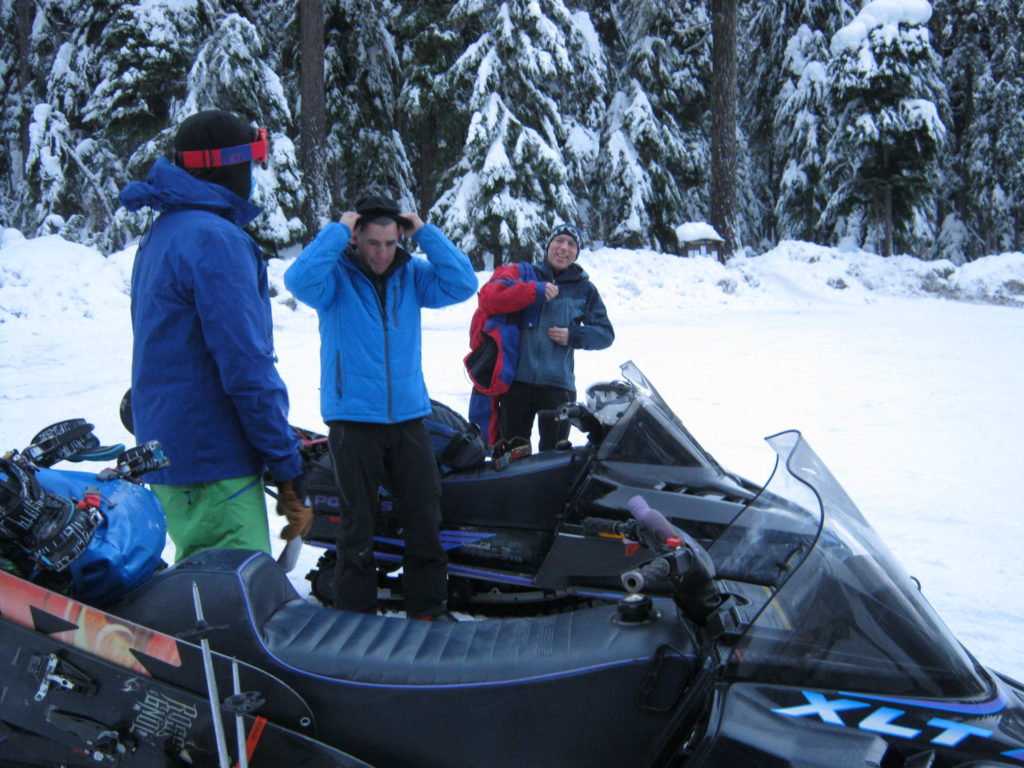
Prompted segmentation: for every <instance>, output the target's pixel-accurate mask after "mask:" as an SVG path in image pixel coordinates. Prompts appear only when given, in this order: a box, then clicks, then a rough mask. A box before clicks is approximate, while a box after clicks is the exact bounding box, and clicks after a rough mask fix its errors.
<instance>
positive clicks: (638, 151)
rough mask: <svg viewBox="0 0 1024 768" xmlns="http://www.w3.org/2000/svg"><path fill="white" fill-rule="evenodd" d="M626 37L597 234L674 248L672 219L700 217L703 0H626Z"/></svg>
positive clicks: (704, 157) (705, 41)
mask: <svg viewBox="0 0 1024 768" xmlns="http://www.w3.org/2000/svg"><path fill="white" fill-rule="evenodd" d="M619 13H620V19H621V37H622V39H623V40H624V41H625V43H626V49H625V56H624V62H623V66H622V67H621V68H617V70H618V71H619V72H620V75H619V77H618V80H617V90H616V92H615V94H614V95H613V97H612V101H611V105H610V107H609V109H608V114H607V118H606V124H605V129H604V134H603V136H602V142H601V145H602V151H601V161H600V165H599V189H600V192H601V199H600V203H599V206H600V208H599V210H600V214H599V216H598V217H597V218H598V219H599V220H600V221H602V222H603V223H604V226H603V229H602V233H601V234H602V236H603V237H604V238H605V240H606V242H607V243H608V244H609V245H612V246H620V247H630V248H638V247H648V248H654V249H657V250H663V251H668V252H675V253H678V252H680V250H681V246H680V243H679V242H678V239H677V236H676V232H675V230H676V227H677V226H678V225H679V224H682V223H684V222H686V221H693V220H700V219H703V218H704V212H705V211H706V209H707V192H708V190H707V182H708V175H707V174H708V166H709V147H708V134H707V117H708V115H707V87H708V82H709V79H710V43H709V39H710V38H709V33H710V20H709V18H708V16H707V14H706V13H705V12H704V10H703V4H702V3H700V2H694V1H693V0H676V2H670V3H664V2H630V3H622V4H621V5H620V8H619Z"/></svg>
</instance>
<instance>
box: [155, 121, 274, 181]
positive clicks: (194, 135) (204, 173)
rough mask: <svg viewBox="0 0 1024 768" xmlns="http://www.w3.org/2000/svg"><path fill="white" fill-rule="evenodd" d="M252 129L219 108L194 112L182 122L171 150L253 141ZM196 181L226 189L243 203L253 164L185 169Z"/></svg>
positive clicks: (179, 150)
mask: <svg viewBox="0 0 1024 768" xmlns="http://www.w3.org/2000/svg"><path fill="white" fill-rule="evenodd" d="M254 136H255V131H254V130H253V128H252V127H251V126H250V125H249V124H248V123H246V122H245V121H243V120H241V119H240V118H238V117H236V116H235V115H233V114H232V113H231V112H225V111H224V110H222V109H210V110H207V111H205V112H197V113H196V114H194V115H191V116H190V117H188V118H186V119H185V122H183V123H182V124H181V127H179V128H178V133H177V135H176V136H175V137H174V149H175V150H176V151H178V152H187V151H189V150H195V149H223V148H224V147H237V146H238V145H239V144H248V143H249V142H251V141H255V138H254ZM186 170H187V171H188V173H191V174H192V175H193V176H195V177H196V178H197V179H202V180H203V181H212V182H213V183H214V184H220V185H221V186H222V187H227V188H228V189H230V190H231V191H232V192H234V193H235V194H236V195H238V196H239V197H240V198H242V199H243V200H248V199H249V193H250V192H251V191H252V162H251V161H250V162H245V163H238V164H237V165H222V166H218V167H217V168H189V169H186Z"/></svg>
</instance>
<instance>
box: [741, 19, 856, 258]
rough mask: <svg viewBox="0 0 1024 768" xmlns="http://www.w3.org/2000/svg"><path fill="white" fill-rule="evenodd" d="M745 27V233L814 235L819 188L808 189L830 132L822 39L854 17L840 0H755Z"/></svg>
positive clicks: (763, 238)
mask: <svg viewBox="0 0 1024 768" xmlns="http://www.w3.org/2000/svg"><path fill="white" fill-rule="evenodd" d="M751 9H752V12H751V14H750V16H749V18H748V19H747V20H746V23H745V25H744V27H743V43H742V44H741V46H740V48H741V51H740V53H741V71H742V72H744V73H748V76H746V77H744V78H742V79H741V81H740V89H741V101H742V115H741V123H742V126H743V128H744V130H745V133H746V135H747V136H748V147H749V161H748V162H749V164H750V174H751V185H750V194H751V197H752V199H751V200H750V201H748V202H745V203H744V204H743V205H742V208H743V210H744V211H746V212H747V214H746V216H745V219H746V221H747V227H748V233H749V234H748V236H749V237H750V238H752V240H753V241H760V242H762V243H763V244H764V245H769V244H771V243H774V242H775V241H776V240H777V239H780V238H792V237H801V238H807V237H814V235H815V229H814V222H815V221H816V220H817V218H818V217H819V216H820V214H821V211H822V209H823V208H824V204H825V200H824V199H822V198H823V197H824V196H825V192H824V190H822V189H820V188H818V189H815V188H814V186H813V185H814V184H815V183H816V181H817V180H818V179H820V168H819V167H818V166H820V164H821V163H822V162H823V160H824V149H825V145H826V144H827V142H828V139H829V136H830V135H831V121H830V119H829V114H830V109H829V105H828V100H827V94H826V93H825V92H823V90H822V89H821V88H820V83H821V79H820V78H819V75H822V74H823V71H822V68H823V67H826V66H827V65H828V61H829V59H830V58H831V56H830V53H829V50H828V41H829V40H830V39H831V37H832V35H833V33H834V32H835V31H836V30H838V29H839V28H840V27H842V26H843V25H844V24H846V23H847V22H849V21H850V19H851V18H853V15H854V13H853V10H852V9H851V8H850V7H849V3H848V2H846V0H779V1H778V2H774V3H756V4H753V5H752V6H751Z"/></svg>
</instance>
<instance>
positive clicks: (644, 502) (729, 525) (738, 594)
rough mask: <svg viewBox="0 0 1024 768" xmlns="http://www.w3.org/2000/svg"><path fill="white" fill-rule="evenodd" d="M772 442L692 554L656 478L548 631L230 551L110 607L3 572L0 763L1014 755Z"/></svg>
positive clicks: (825, 486)
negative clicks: (373, 594) (621, 566)
mask: <svg viewBox="0 0 1024 768" xmlns="http://www.w3.org/2000/svg"><path fill="white" fill-rule="evenodd" d="M645 399H648V398H645ZM635 402H637V401H636V400H635V399H634V401H633V403H630V405H628V406H627V408H632V407H633V405H634V403H635ZM769 444H770V445H771V446H772V448H773V449H774V450H775V452H776V454H777V456H778V460H777V464H776V469H775V472H774V473H773V476H772V478H771V480H770V481H769V483H768V485H767V486H766V487H764V488H763V489H760V490H759V491H757V492H756V493H753V494H752V495H751V498H749V499H748V500H747V502H746V503H745V504H744V505H743V506H742V509H741V510H740V511H739V512H738V514H736V515H734V516H733V518H732V519H730V520H729V521H727V522H725V523H721V524H720V525H719V524H717V523H716V526H717V527H713V526H709V527H707V528H706V529H705V533H704V541H705V542H706V544H707V546H706V547H704V546H702V545H701V543H700V542H699V541H697V540H696V539H694V538H693V537H691V536H690V535H688V534H687V532H685V531H683V530H681V529H680V528H679V527H678V526H676V525H674V524H672V523H671V522H670V521H669V520H668V519H666V518H665V517H664V516H662V515H661V514H660V513H659V512H658V511H657V509H658V508H659V507H661V506H662V505H663V502H665V501H666V499H667V498H668V497H669V495H670V494H672V493H679V494H680V495H683V493H682V491H680V490H679V489H675V490H673V489H671V488H667V487H664V486H663V487H661V488H659V489H647V490H645V491H644V492H643V493H642V494H638V495H637V496H634V497H631V498H630V500H629V501H628V502H627V507H628V508H629V509H630V511H631V512H632V515H631V518H630V520H627V521H621V522H623V526H620V530H621V531H624V533H622V534H613V535H626V536H627V537H628V538H633V537H636V540H638V544H639V545H640V548H639V549H638V551H637V553H636V555H634V558H635V559H634V560H631V561H630V563H629V565H628V569H627V570H624V572H623V573H622V575H621V585H622V587H623V588H624V590H625V592H626V596H625V597H623V598H621V599H620V600H619V601H618V602H617V603H615V604H610V603H608V604H606V603H600V604H596V605H593V606H589V607H584V608H580V609H579V610H576V611H571V612H564V613H558V614H553V615H548V616H543V617H531V618H510V619H485V620H481V621H464V622H456V623H449V622H424V621H411V620H406V619H401V618H395V617H389V616H370V615H366V614H354V613H349V612H345V611H336V610H333V609H330V608H326V607H322V606H319V605H316V604H314V603H311V602H309V601H306V600H304V599H302V598H301V597H300V596H299V595H298V594H297V593H296V591H295V590H294V588H293V587H292V586H291V583H290V582H289V581H288V578H287V576H286V575H285V574H284V572H283V571H282V569H281V568H280V567H279V566H278V564H277V563H276V562H275V561H274V560H273V559H272V558H270V557H269V556H267V555H265V554H262V553H254V552H247V551H239V550H210V551H207V552H204V553H200V554H198V555H196V556H194V557H192V558H190V559H188V560H186V561H184V562H182V563H179V564H176V565H174V566H172V567H170V568H167V569H165V570H162V571H160V572H158V573H157V574H155V575H154V576H153V577H152V578H150V579H149V580H148V581H147V582H146V583H144V584H143V585H141V586H139V587H137V588H135V589H134V590H132V591H131V592H129V593H128V594H126V595H124V596H123V597H122V598H121V599H120V600H118V601H117V602H115V603H113V604H112V605H110V606H108V607H107V610H106V612H99V611H96V610H95V609H92V608H90V607H89V606H85V605H83V604H81V603H79V602H76V601H73V600H70V599H69V598H65V597H62V596H60V595H56V594H54V593H52V592H49V591H48V590H46V589H44V588H42V587H40V586H38V585H35V584H31V583H29V582H27V581H22V580H20V579H17V578H16V577H14V576H10V575H2V579H3V589H2V590H0V596H2V597H0V659H2V660H3V664H4V672H3V678H2V685H3V691H2V695H0V739H3V741H4V748H3V750H2V751H0V761H4V760H6V761H8V762H10V761H14V762H15V764H17V765H19V766H58V765H60V766H85V765H105V766H141V765H146V766H150V765H154V766H184V765H192V766H220V768H225V767H226V766H229V765H234V764H235V761H236V760H238V758H239V756H240V754H251V757H250V759H249V761H248V763H247V764H249V765H254V766H258V765H274V766H278V765H289V766H296V767H297V766H306V765H309V766H329V765H336V766H351V765H361V764H372V765H376V766H380V767H381V768H383V767H386V766H401V767H402V768H410V767H414V766H431V767H432V768H436V767H438V766H440V767H442V768H443V767H445V766H459V767H460V768H461V767H463V766H469V765H488V766H496V767H498V768H503V767H505V766H509V767H511V766H516V767H519V766H524V765H529V766H541V767H547V766H550V767H552V768H554V767H556V766H557V767H558V768H573V767H578V768H584V767H585V768H602V767H603V766H609V767H612V766H614V767H615V768H624V767H626V766H650V767H657V768H663V767H672V768H696V767H697V766H700V767H701V768H734V767H735V766H755V767H761V768H768V767H772V768H775V767H776V766H778V767H786V766H794V767H795V766H801V768H836V767H837V766H838V767H839V768H844V767H846V766H850V767H851V768H852V767H853V766H857V767H858V768H861V767H863V766H885V767H886V768H888V767H890V766H892V767H894V768H924V767H925V766H928V767H931V768H940V767H941V768H968V767H970V768H1000V767H1002V768H1010V767H1011V766H1019V765H1020V764H1021V763H1022V762H1024V687H1022V686H1021V685H1020V684H1019V683H1016V682H1014V681H1012V680H1010V679H1008V678H1006V677H1003V676H1001V675H999V674H997V673H994V672H990V671H989V670H987V669H985V668H983V667H981V666H980V665H979V664H978V663H977V662H976V661H975V660H974V659H973V658H972V657H971V656H970V655H969V654H968V653H967V652H966V651H965V650H964V649H963V648H962V647H961V646H960V644H959V643H958V642H957V641H956V640H955V639H954V638H953V637H952V636H951V635H950V633H949V632H948V630H947V629H946V628H945V627H944V625H943V624H942V622H941V621H940V620H939V619H938V617H937V616H936V615H935V614H934V612H933V611H932V609H931V608H930V606H929V605H928V603H927V601H926V600H925V599H924V598H923V596H922V595H921V593H920V591H919V589H918V587H917V585H916V584H915V583H914V581H913V580H912V579H911V578H910V577H909V576H908V575H907V574H906V573H905V572H904V571H903V570H902V569H901V568H900V566H899V565H898V564H897V563H896V562H895V560H894V559H893V557H892V556H891V554H890V553H889V552H888V550H887V549H886V548H885V546H884V545H883V544H882V543H881V541H880V540H879V539H878V537H877V535H876V534H875V532H874V531H873V530H872V529H871V528H870V526H869V525H868V524H867V523H866V521H865V520H864V518H863V517H862V516H861V515H860V513H859V512H858V511H857V509H856V507H855V506H854V505H853V503H852V502H851V501H850V499H849V498H848V497H847V496H846V494H845V493H844V492H843V490H842V488H841V487H840V486H839V485H838V483H836V481H835V480H834V478H833V477H832V475H831V474H830V473H829V471H828V469H827V468H826V467H825V465H824V464H823V463H822V462H821V461H820V459H819V458H818V457H817V456H816V455H815V454H814V452H813V451H812V450H811V449H810V448H809V447H808V445H807V444H806V442H805V441H804V440H803V438H802V437H801V436H800V434H799V433H797V432H786V433H782V434H779V435H776V436H774V437H771V438H769ZM716 472H717V469H716ZM664 482H666V483H668V482H670V481H669V480H666V481H664ZM671 482H673V483H674V482H678V480H671ZM651 504H653V505H654V507H655V508H654V509H652V508H651V506H650V505H651ZM616 508H617V507H616ZM560 535H562V534H560ZM580 535H581V536H584V534H583V533H581V534H580ZM617 546H619V547H621V546H622V543H621V541H619V542H617ZM616 562H618V560H616ZM612 567H618V566H617V565H615V566H612ZM610 569H611V567H610V568H609V570H610ZM659 584H664V585H666V589H667V592H668V594H669V595H670V597H669V598H664V599H658V600H653V601H652V600H650V597H649V596H648V595H645V594H644V591H645V590H646V588H647V586H648V585H659ZM200 598H201V599H200ZM200 605H201V606H202V608H201V609H200V608H199V606H200ZM105 641H106V642H105ZM204 659H205V660H204ZM232 660H234V661H232ZM236 670H237V674H235V672H236ZM218 690H219V691H220V692H222V693H221V694H218V693H217V691H218ZM228 691H230V692H231V694H230V695H224V694H226V692H228ZM204 700H205V701H211V702H214V703H213V704H212V705H211V704H207V705H206V706H205V707H204V705H203V701H204ZM217 722H220V723H221V726H220V728H219V730H220V736H218V735H217V730H218V729H217V727H216V725H215V724H216V723H217ZM225 731H226V732H227V733H228V734H229V735H232V736H238V738H237V740H236V739H228V738H226V737H225V736H224V733H225ZM211 734H212V735H211ZM236 745H237V746H236ZM332 761H333V762H332ZM359 761H364V762H363V763H360V762H359ZM240 762H241V761H240ZM242 764H245V763H242Z"/></svg>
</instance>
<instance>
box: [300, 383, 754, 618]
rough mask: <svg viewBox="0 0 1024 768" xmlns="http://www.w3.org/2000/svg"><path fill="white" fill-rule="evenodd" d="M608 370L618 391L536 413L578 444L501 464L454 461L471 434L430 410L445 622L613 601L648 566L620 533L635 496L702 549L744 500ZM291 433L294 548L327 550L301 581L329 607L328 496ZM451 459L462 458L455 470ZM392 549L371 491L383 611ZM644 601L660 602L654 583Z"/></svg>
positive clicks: (393, 573) (388, 521)
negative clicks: (563, 426)
mask: <svg viewBox="0 0 1024 768" xmlns="http://www.w3.org/2000/svg"><path fill="white" fill-rule="evenodd" d="M622 371H623V374H624V375H625V377H626V380H624V381H613V382H606V383H601V384H595V385H593V386H591V387H590V388H589V389H588V390H587V403H586V404H584V403H572V404H567V405H564V406H562V407H561V408H560V409H559V410H558V411H552V412H550V413H548V414H545V415H546V416H547V417H549V418H556V419H565V420H569V421H570V422H571V423H572V424H573V425H574V426H576V427H577V428H578V429H579V430H581V431H582V432H584V433H586V434H587V436H588V441H587V444H586V445H580V446H574V447H571V448H565V449H562V450H554V451H544V452H541V453H538V454H534V455H526V456H523V457H521V458H515V459H514V460H510V458H511V457H514V456H515V452H512V453H506V454H504V455H501V456H494V457H492V458H491V459H490V460H487V459H486V457H485V453H484V451H483V450H482V449H480V450H473V449H472V448H471V447H469V449H468V450H467V447H468V446H466V445H465V444H464V443H465V442H466V441H471V440H472V439H473V437H474V431H473V430H474V429H475V428H472V427H471V426H470V425H469V424H467V423H466V422H465V420H464V419H462V425H463V428H462V429H461V430H460V429H455V430H454V431H455V434H454V435H452V436H451V437H448V434H449V433H450V432H451V431H452V425H453V424H454V425H455V426H456V427H457V426H458V425H457V423H456V422H455V421H454V420H453V417H454V418H456V419H457V418H461V417H458V416H456V415H455V414H453V413H451V411H450V409H447V408H445V407H444V406H442V405H440V404H436V403H435V407H434V414H433V415H432V417H431V418H430V419H428V426H430V427H431V432H432V435H433V436H435V437H436V438H441V439H442V442H441V443H438V444H436V445H435V453H436V454H437V457H438V463H439V465H440V466H441V468H442V481H441V487H442V498H441V506H442V516H443V523H442V528H441V541H442V544H443V545H444V547H445V549H446V550H447V554H448V558H449V568H448V571H449V591H450V594H449V606H450V607H451V608H452V609H454V610H459V611H467V612H471V613H477V614H486V615H492V616H500V615H528V614H530V613H543V612H545V611H551V610H565V609H571V608H572V607H573V606H578V605H585V604H588V603H589V602H591V601H592V600H593V599H618V598H619V597H621V596H622V585H621V584H620V582H619V574H620V573H622V572H623V571H624V570H628V569H629V568H630V567H631V564H632V563H635V562H637V561H638V560H643V559H644V558H645V557H649V556H650V552H649V551H647V550H646V549H645V548H643V547H642V546H640V547H639V551H638V545H639V544H640V542H638V541H637V540H635V539H634V538H632V537H631V536H630V535H629V532H628V531H626V530H625V527H626V523H627V521H628V520H629V519H630V515H629V513H628V510H627V503H628V500H629V499H630V498H631V497H633V496H635V495H637V494H641V493H642V494H643V495H644V497H645V498H646V499H648V501H649V503H650V504H651V505H652V506H654V507H655V508H657V509H659V510H661V511H662V512H663V513H664V514H665V515H666V516H667V517H668V518H669V519H670V520H672V521H673V523H674V524H676V525H678V526H679V527H681V528H683V529H684V530H686V531H687V532H688V533H690V534H691V535H693V536H695V537H697V538H698V539H700V540H702V541H705V542H707V541H711V540H714V539H715V538H717V537H718V536H719V535H720V534H721V532H722V530H723V529H724V528H725V527H726V526H728V525H729V524H730V522H732V520H733V519H735V518H736V516H737V515H738V514H739V513H740V511H741V510H743V508H744V507H745V506H746V505H747V504H748V503H749V502H750V501H751V499H753V498H754V496H755V495H756V494H757V491H758V487H757V486H756V485H753V484H751V483H750V482H748V481H746V480H744V479H742V478H740V477H738V476H736V475H734V474H732V473H730V472H727V471H726V470H725V469H723V468H722V467H721V466H720V465H719V464H718V462H717V461H715V459H714V458H713V457H712V456H711V455H710V454H709V453H708V452H707V451H705V450H704V449H703V448H702V447H701V446H700V444H699V443H698V442H697V441H696V440H695V439H694V438H693V436H692V435H691V434H690V433H689V431H688V430H687V429H686V427H684V426H683V424H682V422H681V421H680V420H679V418H678V417H677V416H676V415H675V414H674V413H673V412H672V409H671V408H669V407H668V405H667V404H666V403H665V401H664V400H663V399H662V398H661V396H660V395H659V394H658V393H657V391H656V390H655V389H654V387H653V386H652V385H651V383H650V382H649V381H648V380H647V379H646V377H645V376H644V375H643V374H642V373H641V372H640V370H639V369H638V368H637V367H636V366H635V365H633V364H632V363H626V364H624V365H623V366H622ZM435 425H437V426H435ZM445 427H447V430H448V431H444V428H445ZM296 431H297V432H298V433H299V435H300V437H301V438H302V441H303V452H304V456H305V459H306V475H305V477H306V484H307V495H308V497H309V499H310V501H311V503H312V506H313V510H314V513H315V518H314V523H313V528H312V530H311V531H310V534H309V536H308V537H307V543H309V544H313V545H316V546H321V547H324V548H326V550H327V552H325V554H324V555H323V556H321V558H320V560H319V562H318V563H317V567H316V569H314V570H313V571H312V572H310V573H309V574H308V575H307V578H308V579H309V580H310V581H311V582H312V591H313V594H314V595H315V596H316V597H317V598H318V599H319V600H320V601H321V602H323V603H325V604H326V605H331V604H332V602H333V580H334V569H335V562H336V554H335V539H336V533H337V528H338V526H339V525H340V521H341V513H340V494H339V492H338V487H337V484H336V482H335V477H334V472H333V468H332V464H331V458H330V455H329V453H328V451H327V442H326V438H324V437H323V436H322V435H318V434H316V433H313V432H309V431H305V430H296ZM444 440H450V441H451V442H450V444H449V445H445V444H444V442H443V441H444ZM460 448H461V450H460ZM460 455H462V456H467V455H468V456H470V457H472V459H471V461H470V462H459V461H458V460H457V457H458V456H460ZM473 459H475V461H474V460H473ZM467 463H468V464H469V465H468V466H467V465H466V464H467ZM403 550H404V546H403V541H402V532H401V530H400V528H399V525H398V520H397V516H396V515H394V514H392V500H391V498H390V496H389V495H388V493H387V490H386V489H381V507H380V513H379V515H378V524H377V531H376V536H375V547H374V554H375V555H376V558H377V563H378V569H379V571H380V573H381V579H380V582H381V590H380V595H381V599H382V601H383V602H385V604H387V601H389V600H394V599H396V598H400V595H401V575H400V570H399V569H400V567H401V565H402V555H403ZM650 589H651V591H652V592H653V593H654V594H668V585H667V584H665V583H660V584H656V585H654V586H653V587H651V588H650Z"/></svg>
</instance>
